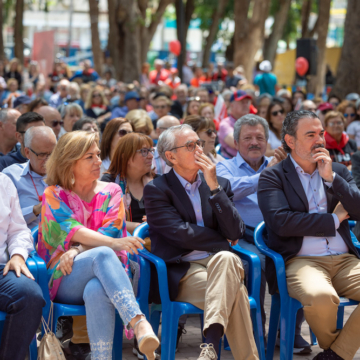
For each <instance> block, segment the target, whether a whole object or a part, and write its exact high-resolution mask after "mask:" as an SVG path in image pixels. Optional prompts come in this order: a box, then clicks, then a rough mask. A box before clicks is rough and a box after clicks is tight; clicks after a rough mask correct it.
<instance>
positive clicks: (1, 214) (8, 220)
mask: <svg viewBox="0 0 360 360" xmlns="http://www.w3.org/2000/svg"><path fill="white" fill-rule="evenodd" d="M0 209H1V211H0V264H6V263H7V261H8V259H9V257H8V254H7V252H6V249H7V250H8V253H9V255H10V257H12V256H13V255H15V254H19V255H21V256H22V257H23V258H24V260H26V259H27V257H28V255H29V254H30V253H31V251H33V250H34V244H33V237H32V236H31V232H30V230H29V229H28V227H27V225H26V222H25V220H24V218H23V215H22V212H21V208H20V203H19V197H18V194H17V192H16V188H15V186H14V184H13V183H12V181H11V180H10V179H9V178H8V177H7V176H6V175H4V174H2V173H0Z"/></svg>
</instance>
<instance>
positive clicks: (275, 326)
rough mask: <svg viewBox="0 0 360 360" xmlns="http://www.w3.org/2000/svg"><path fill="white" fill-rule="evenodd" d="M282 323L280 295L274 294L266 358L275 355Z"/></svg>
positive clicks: (269, 358)
mask: <svg viewBox="0 0 360 360" xmlns="http://www.w3.org/2000/svg"><path fill="white" fill-rule="evenodd" d="M279 323H280V295H279V294H274V295H273V296H272V297H271V310H270V323H269V331H268V340H267V350H266V360H272V359H273V357H274V351H275V344H276V337H277V332H278V330H279Z"/></svg>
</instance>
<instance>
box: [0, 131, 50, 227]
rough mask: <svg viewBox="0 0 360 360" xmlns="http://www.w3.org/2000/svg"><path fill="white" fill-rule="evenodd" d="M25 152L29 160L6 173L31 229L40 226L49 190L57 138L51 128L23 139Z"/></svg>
mask: <svg viewBox="0 0 360 360" xmlns="http://www.w3.org/2000/svg"><path fill="white" fill-rule="evenodd" d="M24 145H25V148H24V151H25V155H26V157H27V158H28V159H29V161H27V162H26V163H23V164H13V165H11V166H8V167H7V168H6V169H4V171H3V174H5V175H7V176H8V177H9V178H10V179H11V180H12V182H13V183H14V185H15V187H16V189H17V192H18V194H19V200H20V207H21V211H22V214H23V216H24V219H25V221H26V224H27V226H28V227H29V229H32V228H34V227H35V226H37V225H38V224H39V220H40V219H39V214H40V212H41V200H42V194H43V193H44V190H45V188H46V186H47V185H46V183H45V181H44V180H45V176H46V168H45V164H46V161H47V159H48V158H49V156H50V155H51V153H52V151H53V150H54V148H55V145H56V136H55V134H54V132H53V131H52V129H50V128H49V127H48V126H36V127H31V128H30V129H28V130H27V131H26V133H25V136H24Z"/></svg>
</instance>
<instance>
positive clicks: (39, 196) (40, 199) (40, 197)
mask: <svg viewBox="0 0 360 360" xmlns="http://www.w3.org/2000/svg"><path fill="white" fill-rule="evenodd" d="M29 175H30V178H31V181H32V183H33V185H34V188H35V191H36V195H37V196H38V199H39V202H41V201H42V196H41V195H39V193H38V191H37V188H36V186H35V183H34V179H33V177H32V176H31V174H30V171H29Z"/></svg>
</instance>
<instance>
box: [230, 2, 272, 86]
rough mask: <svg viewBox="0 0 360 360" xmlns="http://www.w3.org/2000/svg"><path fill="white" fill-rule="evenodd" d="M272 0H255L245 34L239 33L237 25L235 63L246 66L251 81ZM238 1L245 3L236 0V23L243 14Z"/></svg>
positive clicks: (247, 75) (246, 74) (246, 72)
mask: <svg viewBox="0 0 360 360" xmlns="http://www.w3.org/2000/svg"><path fill="white" fill-rule="evenodd" d="M245 1H246V0H245ZM245 1H244V2H245ZM270 2H271V0H254V6H253V13H252V17H251V19H249V20H248V25H247V31H246V32H245V34H244V33H239V34H237V33H236V32H237V30H236V25H235V41H234V45H235V53H234V63H235V66H237V65H242V66H243V67H244V70H245V76H246V78H247V79H248V81H250V82H251V81H252V71H253V69H254V65H255V55H256V53H257V51H258V50H259V49H260V48H261V47H262V44H263V41H264V31H265V20H266V18H267V17H268V15H269V8H270ZM237 3H243V1H239V0H237V1H235V9H237V11H234V13H235V24H236V23H237V22H238V21H239V20H237V18H241V16H242V14H239V13H238V8H239V7H241V6H240V5H238V6H237V5H236V4H237ZM236 13H237V14H236ZM244 35H245V36H244Z"/></svg>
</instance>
